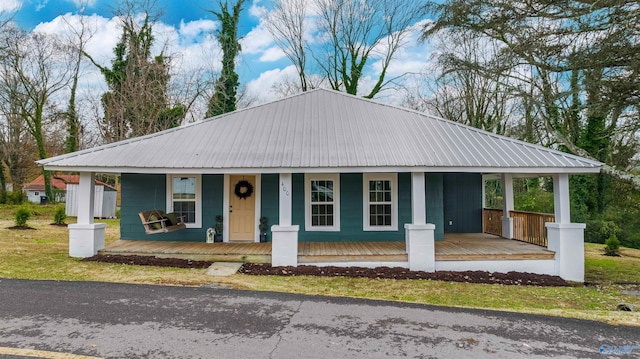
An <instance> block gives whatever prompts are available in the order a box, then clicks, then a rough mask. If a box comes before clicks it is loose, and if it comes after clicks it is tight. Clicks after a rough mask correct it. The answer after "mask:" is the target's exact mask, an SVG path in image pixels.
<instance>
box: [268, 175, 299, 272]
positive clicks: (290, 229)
mask: <svg viewBox="0 0 640 359" xmlns="http://www.w3.org/2000/svg"><path fill="white" fill-rule="evenodd" d="M291 177H292V175H291V173H281V174H280V189H279V192H280V193H279V217H280V219H279V220H280V224H279V225H273V226H271V234H272V238H271V265H272V266H294V267H295V266H297V265H298V231H299V229H300V227H299V226H297V225H295V226H293V225H291V214H292V201H291V193H292V192H291V185H292V181H291Z"/></svg>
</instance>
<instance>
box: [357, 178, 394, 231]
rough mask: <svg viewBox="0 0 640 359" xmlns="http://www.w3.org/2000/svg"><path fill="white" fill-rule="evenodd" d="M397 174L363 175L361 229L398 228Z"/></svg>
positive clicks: (388, 229) (384, 229) (383, 229)
mask: <svg viewBox="0 0 640 359" xmlns="http://www.w3.org/2000/svg"><path fill="white" fill-rule="evenodd" d="M397 183H398V176H397V174H395V173H365V174H364V175H363V184H362V185H363V190H364V191H363V192H364V193H363V203H364V206H363V220H364V223H363V229H364V230H365V231H395V230H397V229H398V184H397Z"/></svg>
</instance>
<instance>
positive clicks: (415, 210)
mask: <svg viewBox="0 0 640 359" xmlns="http://www.w3.org/2000/svg"><path fill="white" fill-rule="evenodd" d="M411 221H412V223H413V224H425V223H427V201H426V195H425V185H424V172H412V173H411Z"/></svg>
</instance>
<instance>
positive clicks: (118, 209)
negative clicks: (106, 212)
mask: <svg viewBox="0 0 640 359" xmlns="http://www.w3.org/2000/svg"><path fill="white" fill-rule="evenodd" d="M116 218H117V219H120V208H116Z"/></svg>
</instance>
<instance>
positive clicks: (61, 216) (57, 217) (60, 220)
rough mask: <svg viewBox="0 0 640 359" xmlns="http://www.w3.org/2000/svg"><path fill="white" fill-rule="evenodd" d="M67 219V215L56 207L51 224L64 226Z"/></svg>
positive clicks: (60, 207)
mask: <svg viewBox="0 0 640 359" xmlns="http://www.w3.org/2000/svg"><path fill="white" fill-rule="evenodd" d="M66 219H67V214H66V213H65V209H64V207H62V206H58V207H56V212H55V213H54V215H53V223H55V224H58V225H64V224H66V223H65V220H66Z"/></svg>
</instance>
